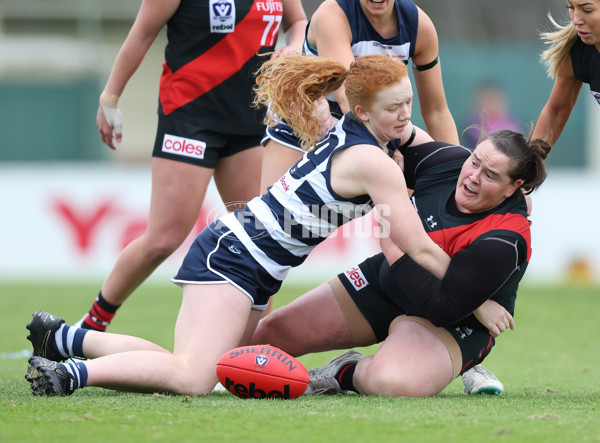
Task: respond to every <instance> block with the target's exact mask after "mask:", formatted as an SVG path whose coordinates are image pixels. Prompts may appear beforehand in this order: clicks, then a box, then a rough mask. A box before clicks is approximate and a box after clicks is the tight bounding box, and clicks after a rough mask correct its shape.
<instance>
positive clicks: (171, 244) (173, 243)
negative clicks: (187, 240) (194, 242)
mask: <svg viewBox="0 0 600 443" xmlns="http://www.w3.org/2000/svg"><path fill="white" fill-rule="evenodd" d="M183 240H184V239H182V238H180V237H176V236H173V235H164V236H159V238H155V239H152V240H148V241H147V242H146V257H148V260H150V261H152V262H159V263H162V262H163V261H164V260H166V259H167V257H169V256H170V255H171V254H172V253H173V252H175V250H176V249H177V248H178V247H179V246H180V245H181V243H183Z"/></svg>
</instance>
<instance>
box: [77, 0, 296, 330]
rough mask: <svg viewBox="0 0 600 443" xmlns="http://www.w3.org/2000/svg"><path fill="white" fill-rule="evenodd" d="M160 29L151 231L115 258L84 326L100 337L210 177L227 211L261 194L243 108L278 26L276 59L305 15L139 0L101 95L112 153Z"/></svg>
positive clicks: (258, 127) (267, 4)
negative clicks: (136, 76)
mask: <svg viewBox="0 0 600 443" xmlns="http://www.w3.org/2000/svg"><path fill="white" fill-rule="evenodd" d="M165 25H166V27H167V38H168V43H167V46H166V49H165V63H164V66H163V68H164V69H163V74H162V77H161V82H160V94H159V107H158V116H159V118H158V131H157V134H156V141H155V146H154V152H153V158H152V196H151V203H150V211H149V218H148V226H147V228H146V231H145V233H144V234H143V235H142V236H141V237H139V238H137V239H136V240H134V241H133V242H131V243H130V244H129V245H128V246H127V247H126V248H125V249H124V250H123V251H122V252H121V254H120V255H119V257H118V258H117V261H116V263H115V264H114V266H113V268H112V270H111V271H110V273H109V275H108V277H107V278H106V280H105V281H104V284H103V286H102V290H101V292H100V293H99V295H98V297H97V298H96V300H95V301H94V303H93V304H92V307H91V309H90V311H89V314H86V315H85V316H84V318H82V323H81V325H82V326H83V327H85V328H90V329H95V330H99V331H104V330H105V329H106V327H107V326H108V324H109V323H110V321H111V320H112V318H113V317H114V315H115V312H116V310H117V308H118V307H119V306H120V305H121V303H123V301H124V300H125V299H126V298H127V297H128V296H129V295H130V294H131V293H132V292H133V291H134V290H135V289H136V288H137V287H138V286H139V285H140V284H141V283H142V282H143V281H144V280H145V279H146V278H147V277H148V276H149V275H150V274H151V273H152V272H153V271H154V270H155V269H156V267H157V266H158V265H160V264H161V263H162V262H163V261H164V260H165V259H166V258H167V257H168V256H169V255H170V254H171V253H172V252H173V251H175V249H176V248H177V247H178V246H179V245H180V244H181V243H182V242H183V240H184V239H185V238H186V237H187V235H188V234H189V232H190V230H191V229H192V227H193V225H194V223H195V221H196V219H197V217H198V213H199V211H200V207H201V206H202V201H203V199H204V196H205V193H206V189H207V186H208V184H209V182H210V179H211V178H214V180H215V183H216V185H217V188H218V190H219V193H220V194H221V197H222V199H223V201H224V202H225V204H226V205H229V207H232V205H236V204H237V205H240V204H241V205H242V206H243V204H244V203H245V202H246V201H248V200H249V199H251V198H252V197H254V196H255V195H258V194H259V188H260V174H259V173H260V168H261V162H262V152H263V148H262V147H261V146H260V140H261V137H262V135H263V133H264V126H263V124H262V117H263V114H264V112H262V111H257V110H255V109H253V108H251V106H250V103H251V97H252V87H253V85H254V72H255V71H256V69H257V68H258V67H259V66H260V64H261V63H262V62H263V61H264V59H265V58H264V57H260V56H259V55H258V54H263V53H267V52H269V51H273V50H274V48H275V44H276V41H277V35H278V31H279V27H280V25H281V27H282V29H283V30H284V31H286V39H287V46H284V47H282V48H280V49H278V50H277V53H276V55H277V54H280V53H287V52H292V51H295V52H300V50H301V46H302V40H303V37H304V29H305V26H306V15H305V13H304V10H303V8H302V4H301V2H300V0H264V1H262V0H236V1H235V2H234V1H233V0H167V1H164V0H160V1H159V0H144V1H143V2H142V5H141V7H140V10H139V13H138V15H137V17H136V20H135V22H134V24H133V26H132V28H131V30H130V32H129V34H128V36H127V38H126V39H125V42H124V43H123V45H122V47H121V50H120V51H119V54H118V55H117V58H116V60H115V62H114V66H113V68H112V71H111V73H110V76H109V79H108V82H107V84H106V86H105V87H104V90H103V92H102V95H101V96H100V107H99V108H98V115H97V127H98V130H99V132H100V136H101V137H102V141H103V142H104V143H106V145H108V146H109V147H110V148H111V149H117V143H119V142H121V140H122V134H123V131H122V120H121V112H120V110H119V109H118V101H119V97H120V96H121V94H122V92H123V90H124V89H125V86H126V84H127V82H128V81H129V79H130V78H131V76H132V75H133V73H134V72H135V71H136V69H137V68H138V66H139V65H140V63H141V62H142V59H143V58H144V56H145V54H146V52H147V51H148V49H149V48H150V46H151V45H152V43H153V41H154V40H155V38H156V36H157V34H158V32H159V31H160V30H161V29H162V28H163V27H164V26H165ZM276 55H275V56H276Z"/></svg>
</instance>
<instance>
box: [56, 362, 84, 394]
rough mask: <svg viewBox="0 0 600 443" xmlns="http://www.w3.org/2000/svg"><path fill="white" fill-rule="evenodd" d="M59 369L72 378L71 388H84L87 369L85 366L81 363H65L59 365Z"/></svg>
mask: <svg viewBox="0 0 600 443" xmlns="http://www.w3.org/2000/svg"><path fill="white" fill-rule="evenodd" d="M58 366H59V367H60V368H61V369H63V370H64V371H66V372H68V373H69V374H71V376H72V377H73V387H74V388H75V389H81V388H85V385H86V384H87V378H88V373H87V368H86V367H85V364H84V363H83V362H81V361H78V362H67V363H59V365H58Z"/></svg>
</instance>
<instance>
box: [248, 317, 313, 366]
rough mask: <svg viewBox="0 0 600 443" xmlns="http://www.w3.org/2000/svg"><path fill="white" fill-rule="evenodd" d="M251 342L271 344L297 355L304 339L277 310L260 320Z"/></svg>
mask: <svg viewBox="0 0 600 443" xmlns="http://www.w3.org/2000/svg"><path fill="white" fill-rule="evenodd" d="M250 344H270V345H272V346H275V347H278V348H279V349H282V350H283V351H285V352H287V353H288V354H290V355H293V356H297V355H299V354H298V352H299V351H300V347H301V345H302V340H299V338H298V337H297V331H294V330H290V328H289V327H288V325H287V322H286V321H284V319H283V318H281V316H280V315H278V313H277V311H275V312H273V313H271V314H269V315H267V316H266V317H264V318H262V319H261V320H260V322H258V326H257V327H256V330H255V331H254V334H253V335H252V338H251V343H250Z"/></svg>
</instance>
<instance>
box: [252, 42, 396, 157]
mask: <svg viewBox="0 0 600 443" xmlns="http://www.w3.org/2000/svg"><path fill="white" fill-rule="evenodd" d="M405 76H408V72H407V70H406V66H405V65H404V63H403V62H401V61H399V60H396V59H393V58H390V57H387V56H384V55H365V56H361V57H358V58H357V59H356V60H355V61H354V62H352V64H351V65H350V69H348V70H346V68H345V66H344V65H343V64H342V63H340V62H339V61H338V60H336V59H333V58H328V57H307V56H305V55H297V54H288V55H285V56H282V57H279V58H277V59H274V60H269V61H267V62H265V63H264V64H263V65H262V66H261V68H260V69H259V70H258V72H257V78H256V86H255V88H254V93H255V97H254V106H256V107H259V106H268V107H269V112H267V114H266V116H265V121H264V122H265V124H266V125H267V126H275V125H276V124H277V123H279V122H281V121H282V120H285V122H286V123H287V124H288V125H290V126H291V127H292V128H293V130H294V134H295V135H296V136H297V137H298V138H299V139H300V142H301V147H302V149H304V150H306V151H309V150H311V149H313V147H314V145H315V144H316V142H317V141H318V140H319V138H320V137H321V127H320V125H319V121H318V120H317V118H316V113H315V110H316V107H315V104H314V101H315V100H317V99H318V98H320V97H326V96H327V95H329V94H330V93H331V92H333V91H335V90H336V89H338V88H340V86H342V84H344V82H345V91H346V96H347V97H348V102H349V104H350V109H351V110H352V112H353V113H355V109H356V106H357V105H361V106H362V107H363V108H364V109H366V110H370V109H371V106H372V104H373V102H374V101H375V100H376V98H377V93H378V92H379V91H381V90H382V89H384V88H386V87H389V86H392V85H394V84H395V83H398V82H399V81H400V80H401V79H402V78H403V77H405Z"/></svg>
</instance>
